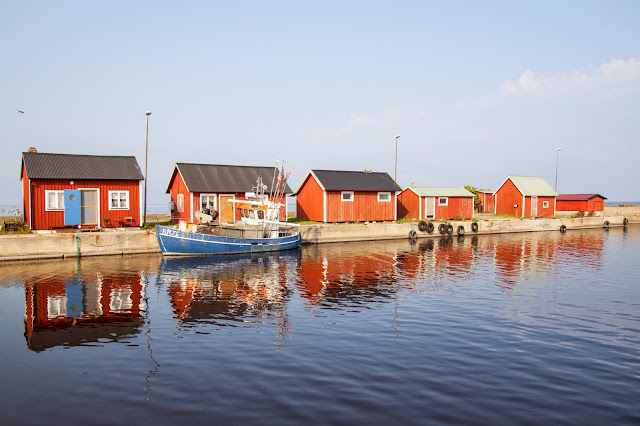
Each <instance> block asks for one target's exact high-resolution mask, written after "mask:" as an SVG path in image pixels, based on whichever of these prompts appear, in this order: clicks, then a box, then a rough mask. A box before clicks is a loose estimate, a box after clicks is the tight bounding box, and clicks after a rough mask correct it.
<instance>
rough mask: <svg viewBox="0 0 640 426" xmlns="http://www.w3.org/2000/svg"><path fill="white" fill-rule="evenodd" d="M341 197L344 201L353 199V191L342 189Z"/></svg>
mask: <svg viewBox="0 0 640 426" xmlns="http://www.w3.org/2000/svg"><path fill="white" fill-rule="evenodd" d="M341 199H342V201H353V191H342V193H341Z"/></svg>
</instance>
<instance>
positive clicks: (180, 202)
mask: <svg viewBox="0 0 640 426" xmlns="http://www.w3.org/2000/svg"><path fill="white" fill-rule="evenodd" d="M176 210H178V211H179V212H181V213H182V212H184V194H178V195H176Z"/></svg>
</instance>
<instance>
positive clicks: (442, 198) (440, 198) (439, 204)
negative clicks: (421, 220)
mask: <svg viewBox="0 0 640 426" xmlns="http://www.w3.org/2000/svg"><path fill="white" fill-rule="evenodd" d="M442 200H444V203H443V202H442ZM448 205H449V197H438V206H448Z"/></svg>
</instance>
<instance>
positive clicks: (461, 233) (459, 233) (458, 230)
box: [456, 225, 464, 235]
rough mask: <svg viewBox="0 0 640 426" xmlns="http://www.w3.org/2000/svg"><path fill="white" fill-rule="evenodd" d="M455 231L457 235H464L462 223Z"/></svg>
mask: <svg viewBox="0 0 640 426" xmlns="http://www.w3.org/2000/svg"><path fill="white" fill-rule="evenodd" d="M456 232H458V235H464V226H462V225H460V226H458V229H457V231H456Z"/></svg>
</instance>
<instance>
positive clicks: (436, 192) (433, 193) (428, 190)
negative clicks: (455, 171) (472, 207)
mask: <svg viewBox="0 0 640 426" xmlns="http://www.w3.org/2000/svg"><path fill="white" fill-rule="evenodd" d="M409 189H411V190H412V191H413V192H415V193H416V194H418V195H419V196H421V197H474V196H475V195H473V193H472V192H470V191H468V190H466V189H464V188H462V187H425V186H421V187H414V188H411V187H410V188H409Z"/></svg>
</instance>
